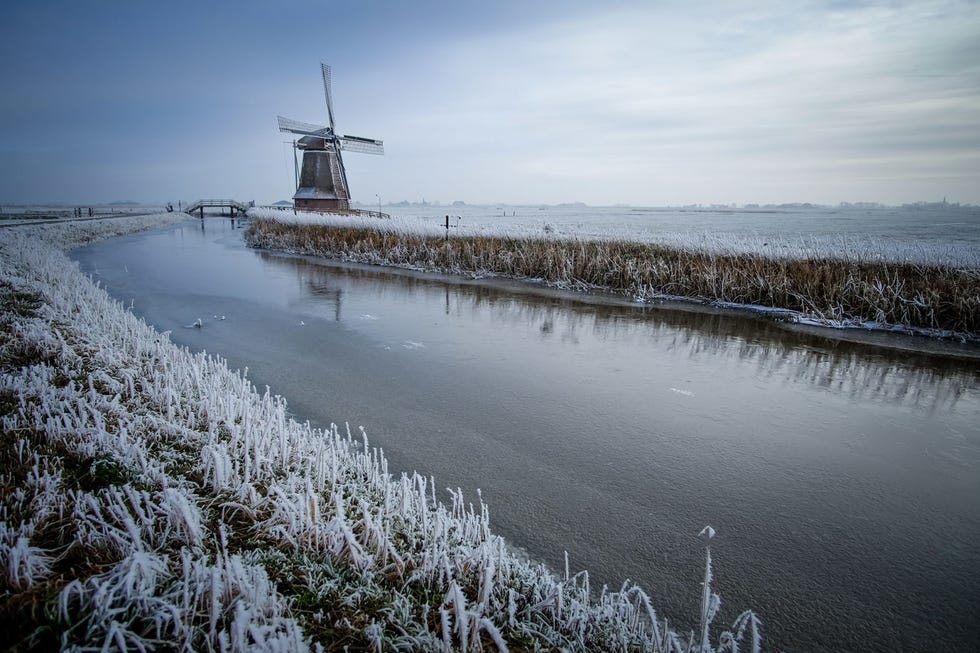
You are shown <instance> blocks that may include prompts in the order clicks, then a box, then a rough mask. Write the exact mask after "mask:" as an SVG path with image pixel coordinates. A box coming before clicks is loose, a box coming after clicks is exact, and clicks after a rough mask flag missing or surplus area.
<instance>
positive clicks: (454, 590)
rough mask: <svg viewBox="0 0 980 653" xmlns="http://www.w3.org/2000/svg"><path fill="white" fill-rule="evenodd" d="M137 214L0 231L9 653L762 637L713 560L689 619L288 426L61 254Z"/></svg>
mask: <svg viewBox="0 0 980 653" xmlns="http://www.w3.org/2000/svg"><path fill="white" fill-rule="evenodd" d="M169 219H171V218H165V217H164V218H161V219H160V220H161V222H162V221H163V220H169ZM150 222H151V221H147V220H146V219H142V220H134V221H132V222H130V223H117V224H115V225H112V226H105V227H102V226H101V225H90V226H86V227H76V226H73V225H66V226H65V227H64V228H57V227H53V226H52V227H48V228H46V229H37V228H34V229H29V230H27V229H25V230H12V231H10V232H7V233H5V234H4V235H5V238H4V240H3V242H2V243H0V307H2V311H0V322H2V326H3V328H2V329H0V415H2V427H3V428H2V440H0V648H3V649H4V650H53V649H56V648H57V649H62V650H79V651H81V650H102V651H109V650H119V651H129V650H138V651H145V650H157V649H165V650H181V651H186V650H208V651H223V652H224V651H308V650H316V651H322V650H376V651H382V650H429V651H451V650H452V651H455V650H459V651H481V650H502V651H506V650H559V649H562V650H576V651H584V650H609V651H639V650H645V651H670V652H684V651H715V650H719V651H720V650H727V651H737V650H752V651H758V650H759V649H760V648H761V639H760V638H761V635H760V622H759V620H758V618H757V617H756V616H755V615H754V614H753V613H752V612H750V611H746V612H744V613H742V615H740V616H739V618H738V619H737V620H736V622H735V623H734V624H732V626H731V627H730V628H724V627H721V628H719V627H717V626H716V625H715V624H714V623H713V621H714V616H715V614H716V612H717V608H718V604H719V599H718V597H717V595H716V594H715V593H714V592H713V591H712V589H711V575H712V571H711V562H710V560H711V559H710V552H708V554H707V556H706V569H705V576H704V579H703V585H702V602H701V606H700V614H699V615H698V616H695V617H694V618H692V619H691V620H690V623H696V624H698V627H697V630H696V631H692V632H689V633H686V634H685V633H678V632H676V631H674V630H673V629H672V628H671V627H670V624H669V622H668V621H667V620H666V619H665V618H664V616H663V615H658V614H657V613H656V612H655V610H654V608H653V605H652V602H651V600H650V598H649V597H648V595H647V594H646V593H645V592H644V591H643V590H642V589H641V588H640V587H638V586H636V585H633V584H630V583H625V584H624V585H623V586H622V587H620V588H616V589H613V590H610V589H608V588H606V587H601V588H593V587H591V586H590V583H589V576H588V573H587V572H584V571H583V572H579V573H576V574H572V573H570V572H569V570H568V569H567V568H566V569H565V570H564V573H563V574H555V573H553V572H552V571H550V570H548V569H546V568H545V567H543V566H541V565H538V564H535V563H532V562H529V561H527V560H526V559H524V558H523V557H521V556H518V555H515V554H514V553H513V552H512V551H511V550H510V548H509V547H508V546H507V544H506V543H505V542H504V541H503V540H502V539H501V538H500V537H499V536H497V535H495V534H494V533H493V532H492V530H491V528H490V518H489V511H488V508H487V506H486V505H485V504H484V503H483V501H482V500H481V498H480V497H479V496H477V497H475V505H474V503H473V502H471V501H468V500H466V499H465V498H464V497H463V494H462V492H460V491H459V490H449V493H448V501H446V502H443V501H442V500H440V498H439V497H440V495H442V493H441V492H440V491H439V489H438V486H437V484H436V482H435V481H434V480H433V479H431V478H426V477H424V476H421V475H419V474H416V473H413V474H393V473H391V472H390V471H389V470H388V466H387V462H386V460H385V458H384V454H383V452H382V451H380V450H378V449H377V448H372V447H371V446H370V445H369V442H368V439H367V435H366V434H365V433H364V432H363V431H360V432H357V433H351V432H350V430H349V429H348V428H339V427H337V426H336V425H333V426H331V427H330V428H329V429H327V430H318V429H314V428H312V427H311V426H310V425H309V424H299V423H297V422H295V421H293V420H292V419H290V418H289V416H288V412H287V407H286V402H285V401H284V400H283V399H282V398H281V397H278V396H274V395H272V394H271V393H270V392H269V391H268V389H266V391H265V393H264V394H260V393H259V392H258V391H257V390H256V389H255V388H254V387H253V386H252V384H251V383H250V382H249V381H248V380H247V378H246V377H245V376H244V374H242V373H239V372H232V371H231V370H229V369H228V367H227V365H226V364H225V363H224V361H222V360H221V359H220V358H216V357H212V356H208V355H206V354H204V353H200V354H191V353H190V352H188V351H187V350H186V349H183V348H179V347H177V346H175V345H173V344H172V343H171V342H170V341H169V339H168V337H167V335H166V334H160V333H157V332H155V331H154V330H153V329H152V328H150V327H149V326H147V325H146V324H145V323H143V322H142V321H141V320H139V319H137V318H136V317H135V316H134V315H133V314H131V313H130V312H128V311H126V310H125V308H124V307H123V306H121V305H120V304H119V303H118V302H115V301H113V300H111V299H110V298H109V297H108V296H107V295H106V293H105V292H104V291H103V290H101V289H100V288H98V287H97V286H96V285H95V284H93V283H92V282H91V281H90V280H89V279H88V278H86V277H84V276H83V275H82V274H81V273H80V272H79V271H78V268H77V266H76V265H74V264H72V263H71V262H70V261H69V260H68V259H67V257H65V256H64V254H63V253H62V252H61V251H60V250H59V249H58V248H59V247H69V246H72V245H73V244H77V243H79V242H85V241H88V240H92V239H95V238H98V237H101V236H102V235H104V234H110V233H112V234H115V233H121V232H123V231H125V230H126V229H127V228H128V229H129V230H135V229H139V228H144V227H146V226H150ZM127 224H128V226H127ZM100 228H101V229H103V230H102V231H100ZM52 243H56V244H57V247H56V246H55V245H53V244H52ZM442 496H446V495H442ZM711 534H712V532H711V531H706V532H705V535H706V537H707V538H708V539H710V536H711ZM566 567H567V565H566ZM697 613H698V606H692V614H697Z"/></svg>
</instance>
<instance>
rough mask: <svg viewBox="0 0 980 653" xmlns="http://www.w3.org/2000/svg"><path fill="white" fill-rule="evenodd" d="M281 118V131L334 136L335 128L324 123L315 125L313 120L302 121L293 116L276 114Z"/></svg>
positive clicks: (326, 136) (325, 136)
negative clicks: (294, 118) (287, 116)
mask: <svg viewBox="0 0 980 653" xmlns="http://www.w3.org/2000/svg"><path fill="white" fill-rule="evenodd" d="M276 117H277V118H278V119H279V131H281V132H292V133H293V134H302V135H304V136H320V137H324V138H329V137H330V136H333V130H332V129H330V128H329V127H324V126H323V125H315V124H313V123H312V122H301V121H299V120H293V119H292V118H284V117H283V116H276Z"/></svg>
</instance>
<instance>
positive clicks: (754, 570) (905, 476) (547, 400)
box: [74, 218, 980, 651]
mask: <svg viewBox="0 0 980 653" xmlns="http://www.w3.org/2000/svg"><path fill="white" fill-rule="evenodd" d="M238 226H240V224H238V223H235V224H234V225H233V223H232V222H231V221H229V220H226V219H210V218H209V219H207V220H205V221H204V222H203V225H202V223H201V222H200V221H194V222H189V223H185V224H183V225H178V226H176V227H173V228H168V229H164V230H160V231H158V232H153V233H149V234H144V235H133V236H127V237H123V238H119V239H115V240H112V241H106V242H102V243H98V244H95V245H92V246H90V247H87V248H84V249H80V250H76V251H75V252H74V256H75V257H76V258H77V259H78V260H79V261H80V262H81V265H82V268H83V269H84V270H86V271H88V272H91V273H92V274H93V275H94V276H95V277H96V278H97V279H98V280H99V281H101V282H102V283H103V284H105V285H106V286H107V288H108V290H109V292H110V293H111V294H112V295H113V296H115V297H117V298H119V299H120V300H122V301H124V302H125V303H126V304H127V305H129V304H130V303H131V304H132V307H133V310H134V312H136V313H137V314H138V315H141V316H143V317H144V318H145V319H146V320H147V321H148V322H149V323H151V324H153V325H155V326H156V328H157V329H159V330H161V331H166V330H169V331H171V338H172V340H174V341H175V342H177V343H180V344H185V345H187V346H189V347H190V348H191V349H194V350H200V349H206V350H207V351H209V352H212V353H218V354H220V355H222V356H223V357H226V358H227V359H228V360H229V363H230V365H231V366H232V367H245V366H247V367H248V369H249V372H248V375H249V377H250V378H251V379H252V381H253V382H254V383H256V384H258V385H259V386H260V387H261V386H263V385H265V384H268V385H269V386H271V388H272V389H273V391H274V392H277V393H280V394H282V395H284V396H285V397H286V398H287V399H288V401H289V405H290V408H291V410H292V411H293V413H294V414H295V416H296V417H298V418H300V419H304V420H305V419H309V420H311V421H312V422H313V423H314V424H319V425H327V424H329V423H330V422H337V423H341V424H342V423H344V422H349V423H350V424H351V426H352V427H354V428H356V427H357V426H360V425H363V426H364V427H365V429H366V431H367V433H368V436H369V438H370V441H371V443H372V444H373V445H375V446H381V447H383V448H384V451H385V454H386V455H387V456H388V458H389V459H390V461H391V468H392V469H393V470H413V469H414V470H418V471H419V472H421V473H423V474H427V475H433V476H434V477H435V478H436V479H437V481H438V483H439V486H440V487H457V486H458V487H461V488H463V490H464V491H465V492H466V493H467V494H469V495H470V496H471V497H472V498H473V500H474V501H475V500H476V496H475V489H476V488H480V489H481V490H482V493H483V497H484V499H485V500H486V501H487V502H488V503H489V505H490V509H491V521H492V524H493V527H494V528H495V530H496V531H497V532H498V533H500V534H502V535H504V536H505V537H507V538H508V539H509V540H510V541H511V542H513V543H514V544H515V545H517V546H519V547H522V548H524V549H526V550H527V551H528V552H529V553H530V554H531V555H532V556H534V557H535V558H538V559H541V560H544V561H546V562H548V563H549V564H552V565H553V566H555V568H559V567H561V566H562V565H563V551H568V555H569V560H570V564H571V567H572V569H573V571H574V570H576V569H582V568H587V569H589V570H590V573H591V579H592V582H593V585H594V586H599V585H600V584H601V583H608V584H609V585H610V586H612V587H615V588H618V587H619V585H620V584H621V583H622V581H623V580H624V579H626V578H630V579H633V580H635V581H637V582H639V583H640V584H641V585H643V586H644V587H645V588H646V589H647V590H648V591H649V593H650V594H651V595H652V596H653V598H654V601H655V605H656V606H657V608H658V610H660V612H661V613H662V614H663V615H666V616H668V617H669V618H670V619H671V623H674V624H678V625H681V626H683V627H691V626H692V625H693V624H692V623H690V622H689V621H686V620H687V619H690V618H691V617H692V615H695V614H696V613H697V610H698V605H699V596H700V589H699V586H698V584H699V582H700V578H701V573H702V570H701V561H702V557H703V549H702V548H701V545H700V543H699V541H698V539H697V537H696V535H697V533H698V532H699V531H700V530H701V529H702V528H703V527H704V526H705V525H706V524H710V525H712V526H713V527H714V528H715V529H716V530H717V532H718V535H717V537H716V538H715V541H714V544H713V549H712V551H713V558H714V561H715V578H716V589H717V591H718V592H719V593H720V594H721V596H722V601H723V602H722V611H721V614H720V619H719V621H721V622H727V623H730V622H731V621H732V620H733V619H734V618H735V616H737V614H738V613H739V612H740V611H741V610H742V609H744V608H752V609H754V610H756V611H757V612H759V613H760V614H761V616H762V618H763V620H764V621H765V632H766V633H767V646H766V648H767V650H780V649H784V650H787V651H789V650H798V651H806V650H857V649H862V650H898V649H906V650H929V649H936V648H942V647H956V648H969V647H972V646H973V645H974V644H975V642H976V641H977V640H978V636H980V626H978V623H980V618H978V617H980V571H978V570H980V554H978V551H977V547H976V542H977V540H978V536H980V433H978V426H977V425H978V424H980V390H978V387H980V386H978V380H980V372H978V366H977V363H976V362H970V361H957V360H954V359H948V358H942V357H934V356H926V355H916V354H910V353H903V352H900V351H892V350H888V349H880V348H873V347H868V346H865V345H859V344H853V343H845V342H837V341H834V340H832V339H827V338H824V337H820V336H816V335H813V334H807V333H797V332H791V331H787V330H784V329H781V328H779V327H778V326H777V325H774V324H771V323H769V322H766V321H763V320H759V319H755V318H751V317H745V316H739V315H727V314H721V315H720V314H716V313H712V312H707V311H699V310H684V311H681V310H674V309H666V308H663V307H657V306H637V305H631V304H627V303H623V302H615V301H608V300H600V299H594V300H589V298H585V297H582V296H576V295H571V294H564V293H559V292H554V291H548V290H546V289H534V288H530V289H529V288H528V287H526V286H517V285H514V284H502V283H492V282H478V281H473V280H466V279H461V278H443V277H438V276H435V275H422V274H418V273H412V272H404V271H393V270H386V269H380V268H369V267H365V266H344V265H338V264H330V263H325V262H317V261H313V260H310V259H304V258H298V257H290V256H284V255H279V254H273V253H268V252H256V251H253V250H249V249H247V248H245V247H244V246H243V245H242V243H241V230H240V229H238V228H236V227H238ZM222 316H223V317H224V318H225V319H223V320H222V319H220V318H221V317H222ZM198 318H201V319H202V321H203V323H204V326H203V328H200V329H195V328H187V326H188V325H190V324H192V323H193V322H194V321H195V320H196V319H198Z"/></svg>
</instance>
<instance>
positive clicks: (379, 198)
mask: <svg viewBox="0 0 980 653" xmlns="http://www.w3.org/2000/svg"><path fill="white" fill-rule="evenodd" d="M374 196H375V197H377V198H378V213H381V196H380V195H378V194H377V193H375V194H374Z"/></svg>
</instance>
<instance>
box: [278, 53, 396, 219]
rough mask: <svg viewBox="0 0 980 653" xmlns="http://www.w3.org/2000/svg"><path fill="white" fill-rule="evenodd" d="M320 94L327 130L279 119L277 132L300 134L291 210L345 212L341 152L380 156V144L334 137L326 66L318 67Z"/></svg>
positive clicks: (347, 203)
mask: <svg viewBox="0 0 980 653" xmlns="http://www.w3.org/2000/svg"><path fill="white" fill-rule="evenodd" d="M320 72H321V73H322V75H323V93H324V96H325V97H326V99H327V117H328V119H329V126H327V127H324V126H323V125H314V124H312V123H308V122H300V121H298V120H291V119H290V118H283V117H282V116H278V118H279V131H281V132H290V133H293V134H300V135H302V136H303V138H301V139H299V140H298V141H296V143H295V147H296V148H298V149H300V150H302V151H303V167H302V169H301V171H300V174H299V181H298V184H297V186H298V187H297V188H296V194H295V195H293V206H295V207H296V208H297V209H307V210H311V211H346V210H348V209H349V208H350V190H349V188H348V186H347V172H346V171H345V170H344V160H343V158H341V156H340V152H341V150H350V151H351V152H361V153H363V154H384V153H385V150H384V143H383V142H381V141H376V140H374V139H372V138H361V137H359V136H347V135H343V136H340V135H337V134H336V133H335V132H334V123H333V100H332V99H331V94H330V66H328V65H326V64H324V63H321V64H320Z"/></svg>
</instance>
